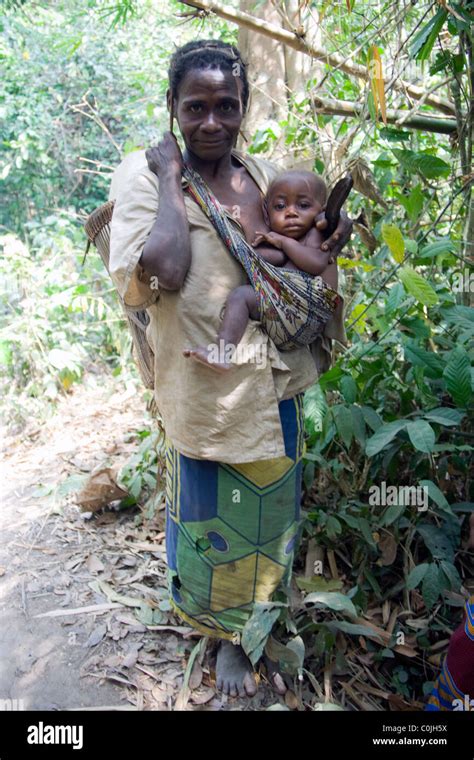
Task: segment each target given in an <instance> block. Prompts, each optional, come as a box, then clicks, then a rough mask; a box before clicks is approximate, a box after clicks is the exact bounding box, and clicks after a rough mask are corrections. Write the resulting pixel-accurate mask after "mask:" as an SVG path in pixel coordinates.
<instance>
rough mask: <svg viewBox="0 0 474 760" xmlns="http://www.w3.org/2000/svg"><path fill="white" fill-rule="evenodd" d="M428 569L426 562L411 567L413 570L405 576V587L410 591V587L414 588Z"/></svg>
mask: <svg viewBox="0 0 474 760" xmlns="http://www.w3.org/2000/svg"><path fill="white" fill-rule="evenodd" d="M427 570H428V563H427V562H422V564H421V565H417V566H416V567H414V568H413V570H412V571H411V572H410V573H409V575H408V578H407V589H408V590H409V591H411V590H412V589H414V588H416V587H417V586H419V585H420V583H421V581H422V580H423V578H424V577H425V573H426V571H427Z"/></svg>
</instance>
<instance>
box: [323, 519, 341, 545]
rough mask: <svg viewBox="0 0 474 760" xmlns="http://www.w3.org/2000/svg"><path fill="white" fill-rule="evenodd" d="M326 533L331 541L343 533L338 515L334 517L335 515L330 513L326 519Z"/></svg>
mask: <svg viewBox="0 0 474 760" xmlns="http://www.w3.org/2000/svg"><path fill="white" fill-rule="evenodd" d="M325 529H326V533H327V536H328V538H330V539H331V541H334V540H335V539H336V538H337V536H338V534H339V533H342V526H341V523H340V522H339V520H338V519H337V517H334V516H333V515H329V517H328V519H327V521H326V526H325Z"/></svg>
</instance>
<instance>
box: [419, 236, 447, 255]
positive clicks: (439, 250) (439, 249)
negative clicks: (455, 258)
mask: <svg viewBox="0 0 474 760" xmlns="http://www.w3.org/2000/svg"><path fill="white" fill-rule="evenodd" d="M456 251H457V245H456V243H455V242H454V240H452V238H450V237H445V238H439V239H438V240H434V241H433V242H432V243H429V244H428V245H425V247H424V248H422V249H421V250H420V252H419V254H418V255H419V256H420V257H421V258H423V259H432V258H434V257H435V256H439V255H440V254H446V253H456Z"/></svg>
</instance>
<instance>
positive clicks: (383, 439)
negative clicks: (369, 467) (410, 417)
mask: <svg viewBox="0 0 474 760" xmlns="http://www.w3.org/2000/svg"><path fill="white" fill-rule="evenodd" d="M406 424H407V423H406V420H395V421H394V422H387V423H386V424H385V425H382V426H381V427H379V428H378V430H376V432H375V433H374V434H373V435H372V436H371V437H370V438H369V439H368V440H367V443H366V446H365V453H366V454H367V456H368V457H373V456H375V455H376V454H378V453H379V451H382V449H384V448H385V447H386V446H388V444H389V443H390V442H391V441H393V439H394V438H395V436H396V435H397V434H398V433H399V432H400V430H403V429H404V428H405V427H406Z"/></svg>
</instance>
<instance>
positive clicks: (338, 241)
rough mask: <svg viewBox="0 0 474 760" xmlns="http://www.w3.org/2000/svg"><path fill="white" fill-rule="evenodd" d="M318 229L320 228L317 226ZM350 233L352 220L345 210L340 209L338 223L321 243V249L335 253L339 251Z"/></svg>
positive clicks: (348, 238)
mask: <svg viewBox="0 0 474 760" xmlns="http://www.w3.org/2000/svg"><path fill="white" fill-rule="evenodd" d="M318 229H320V227H319V226H318ZM351 234H352V220H351V219H349V217H348V216H347V214H346V212H345V211H341V214H340V217H339V222H338V225H337V227H336V229H335V230H334V232H333V233H332V235H330V236H329V237H328V239H327V240H325V241H324V243H323V244H322V246H321V248H322V250H323V251H331V252H333V253H336V254H337V253H340V251H342V249H343V248H344V246H345V245H346V243H347V242H348V241H349V240H350V237H351Z"/></svg>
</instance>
